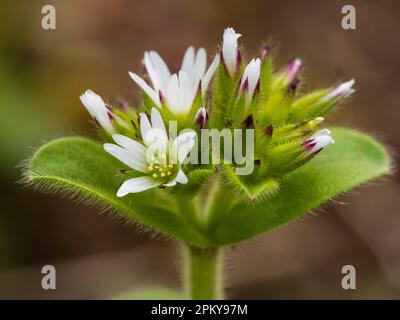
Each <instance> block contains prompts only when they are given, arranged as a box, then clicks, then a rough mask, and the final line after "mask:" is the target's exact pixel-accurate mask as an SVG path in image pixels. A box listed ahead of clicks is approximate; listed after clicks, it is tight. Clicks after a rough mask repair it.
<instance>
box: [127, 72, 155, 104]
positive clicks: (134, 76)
mask: <svg viewBox="0 0 400 320" xmlns="http://www.w3.org/2000/svg"><path fill="white" fill-rule="evenodd" d="M129 75H130V76H131V78H132V79H133V81H135V82H136V84H137V85H138V86H139V87H140V88H141V89H142V90H143V91H144V92H145V93H146V94H147V95H148V96H149V97H150V99H151V100H153V102H154V103H155V104H156V105H157V106H159V107H161V102H160V97H159V94H158V92H156V91H154V90H153V89H152V88H151V87H150V86H149V85H148V84H147V83H146V82H145V81H144V80H143V79H142V78H140V77H139V76H138V75H137V74H135V73H133V72H129Z"/></svg>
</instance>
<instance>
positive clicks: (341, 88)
mask: <svg viewBox="0 0 400 320" xmlns="http://www.w3.org/2000/svg"><path fill="white" fill-rule="evenodd" d="M354 82H355V81H354V79H351V80H349V81H347V82H343V83H342V84H340V85H338V86H337V87H336V88H334V89H333V90H332V91H331V92H329V93H328V94H327V95H326V96H324V97H322V98H321V100H320V101H319V102H320V103H323V102H328V101H331V100H336V99H344V98H347V97H348V96H350V95H351V94H352V93H353V92H355V90H354V89H353V88H352V87H353V85H354Z"/></svg>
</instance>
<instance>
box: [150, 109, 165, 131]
mask: <svg viewBox="0 0 400 320" xmlns="http://www.w3.org/2000/svg"><path fill="white" fill-rule="evenodd" d="M151 124H152V126H153V128H154V129H159V130H161V131H164V132H165V134H167V130H165V125H164V121H163V119H162V117H161V114H160V112H158V110H157V109H156V108H152V109H151Z"/></svg>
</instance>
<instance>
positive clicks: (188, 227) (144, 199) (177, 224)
mask: <svg viewBox="0 0 400 320" xmlns="http://www.w3.org/2000/svg"><path fill="white" fill-rule="evenodd" d="M332 135H333V137H334V139H335V140H336V144H334V145H331V146H329V147H328V148H327V149H326V150H324V151H322V152H321V153H320V154H318V155H317V156H316V157H315V158H314V159H312V160H311V161H310V162H308V163H307V164H306V165H304V166H303V167H301V168H300V169H297V170H295V171H294V172H293V173H291V174H290V175H288V176H286V178H284V179H283V180H281V181H279V187H278V188H277V191H276V192H274V193H272V194H271V195H270V196H268V197H266V198H264V199H262V200H261V201H255V202H254V203H249V202H248V201H245V200H240V198H238V199H236V198H237V197H235V196H234V195H233V199H236V203H234V204H233V205H227V203H226V205H218V206H212V208H214V209H213V210H214V211H215V209H217V210H221V211H224V210H225V212H221V215H220V218H218V219H217V218H213V219H212V221H213V225H212V227H209V228H199V227H198V226H197V227H196V226H195V225H193V218H192V216H191V215H190V214H191V213H188V214H187V215H186V214H185V210H182V208H185V207H186V208H191V205H185V204H184V203H178V201H182V200H183V199H184V198H182V197H179V196H176V197H175V196H174V194H172V195H171V193H169V192H167V191H166V190H160V189H153V190H149V191H146V192H143V193H140V194H130V195H128V196H126V197H123V198H117V197H116V192H117V190H118V188H119V186H120V185H121V183H122V181H124V180H125V179H126V178H127V177H125V176H124V175H122V174H119V170H120V169H122V168H123V166H122V165H121V163H120V162H119V161H117V160H116V159H114V158H113V157H111V156H110V155H108V154H107V153H106V152H104V151H103V149H102V146H101V145H100V144H99V143H96V142H94V141H91V140H88V139H85V138H77V137H71V138H63V139H59V140H55V141H53V142H50V143H48V144H46V145H45V146H43V147H42V148H40V149H39V150H38V151H37V152H36V153H35V154H34V155H33V158H32V159H31V162H30V164H29V165H28V168H27V171H26V177H27V180H28V181H29V182H30V183H32V184H34V185H36V186H38V187H44V188H45V189H46V190H60V189H61V190H66V191H69V192H70V194H72V195H76V196H78V199H85V200H89V202H90V201H92V202H94V203H95V204H97V203H99V204H102V205H104V206H105V207H111V208H114V209H117V210H118V211H119V212H120V213H122V215H123V216H125V217H130V218H133V219H134V220H136V221H138V222H140V223H142V224H144V225H145V226H148V227H151V228H154V229H156V230H157V231H160V232H161V233H162V234H165V235H167V236H172V237H176V238H179V239H182V240H184V241H186V242H188V243H190V244H193V245H197V246H213V245H224V244H230V243H235V242H240V241H242V240H246V239H248V238H251V237H253V236H256V235H258V234H261V233H263V232H265V231H268V230H270V229H273V228H276V227H279V226H281V225H283V224H285V223H288V222H290V221H291V220H294V219H296V218H298V217H299V216H301V215H302V214H305V213H307V212H308V211H310V210H312V209H314V208H315V207H317V206H319V205H320V204H322V203H324V202H326V201H328V200H329V199H331V198H333V197H335V196H337V195H339V194H340V193H343V192H345V191H348V190H350V189H352V188H354V187H357V186H358V185H360V184H363V183H365V182H367V181H369V180H371V179H374V178H377V177H379V176H381V175H385V174H388V173H389V172H390V158H389V156H388V154H387V152H386V151H385V149H384V148H383V147H382V146H381V145H380V144H379V143H378V142H376V141H375V140H374V139H372V138H371V137H369V136H367V135H365V134H363V133H360V132H357V131H354V130H350V129H342V128H334V129H332ZM227 190H229V189H227ZM227 192H229V191H227ZM229 198H232V195H228V194H227V197H223V195H220V196H219V197H217V199H219V201H221V199H226V200H228V199H229ZM185 201H187V200H185ZM216 215H217V212H214V213H213V216H216ZM191 222H192V223H191Z"/></svg>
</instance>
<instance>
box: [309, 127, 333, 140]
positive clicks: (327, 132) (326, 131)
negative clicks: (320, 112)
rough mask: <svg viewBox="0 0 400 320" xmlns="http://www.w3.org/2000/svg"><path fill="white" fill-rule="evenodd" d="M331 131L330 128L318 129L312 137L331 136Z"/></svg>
mask: <svg viewBox="0 0 400 320" xmlns="http://www.w3.org/2000/svg"><path fill="white" fill-rule="evenodd" d="M330 135H331V131H330V130H329V129H322V130H319V131H317V132H316V133H314V134H313V136H312V137H311V138H316V137H321V136H330Z"/></svg>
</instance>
